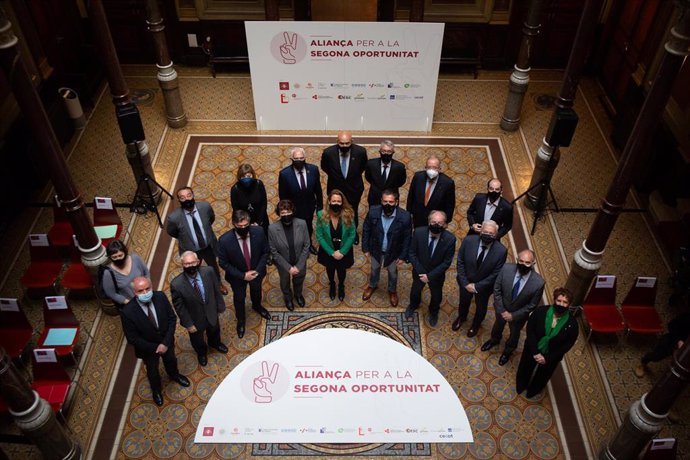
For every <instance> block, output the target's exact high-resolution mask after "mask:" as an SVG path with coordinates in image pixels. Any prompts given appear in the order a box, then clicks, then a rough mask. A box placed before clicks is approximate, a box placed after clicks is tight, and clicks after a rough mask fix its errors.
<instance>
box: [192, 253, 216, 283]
mask: <svg viewBox="0 0 690 460" xmlns="http://www.w3.org/2000/svg"><path fill="white" fill-rule="evenodd" d="M196 255H197V256H198V257H199V260H203V261H204V262H206V265H208V266H209V267H211V268H213V271H214V272H216V276H217V277H218V281H220V267H218V259H217V258H216V253H215V251H214V250H213V248H212V247H211V246H206V247H205V248H204V249H199V250H198V251H196Z"/></svg>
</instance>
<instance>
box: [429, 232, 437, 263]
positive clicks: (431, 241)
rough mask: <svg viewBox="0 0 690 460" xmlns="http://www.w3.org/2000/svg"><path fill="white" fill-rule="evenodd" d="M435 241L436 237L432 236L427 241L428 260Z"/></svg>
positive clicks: (432, 251)
mask: <svg viewBox="0 0 690 460" xmlns="http://www.w3.org/2000/svg"><path fill="white" fill-rule="evenodd" d="M435 241H436V237H435V236H432V237H431V239H430V240H429V259H431V255H432V254H433V253H434V242H435Z"/></svg>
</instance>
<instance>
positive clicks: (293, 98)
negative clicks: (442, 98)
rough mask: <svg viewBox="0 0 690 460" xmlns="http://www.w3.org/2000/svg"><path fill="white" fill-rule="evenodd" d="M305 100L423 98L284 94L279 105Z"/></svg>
mask: <svg viewBox="0 0 690 460" xmlns="http://www.w3.org/2000/svg"><path fill="white" fill-rule="evenodd" d="M307 99H313V100H315V101H316V100H327V99H333V100H339V101H364V100H369V101H373V100H378V101H385V100H388V101H403V100H408V99H413V100H421V99H424V96H408V95H406V94H380V95H374V96H365V95H364V94H363V93H359V94H356V95H354V96H353V95H351V94H338V95H333V96H331V95H328V94H312V95H311V96H307V95H305V96H301V95H298V94H297V93H292V94H285V93H280V103H281V104H288V103H289V102H290V101H299V100H307Z"/></svg>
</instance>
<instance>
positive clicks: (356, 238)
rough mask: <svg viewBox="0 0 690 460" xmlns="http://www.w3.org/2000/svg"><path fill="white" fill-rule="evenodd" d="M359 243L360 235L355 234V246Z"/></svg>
mask: <svg viewBox="0 0 690 460" xmlns="http://www.w3.org/2000/svg"><path fill="white" fill-rule="evenodd" d="M358 244H359V235H355V246H357V245H358Z"/></svg>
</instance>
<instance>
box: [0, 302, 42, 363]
mask: <svg viewBox="0 0 690 460" xmlns="http://www.w3.org/2000/svg"><path fill="white" fill-rule="evenodd" d="M33 334H34V330H33V328H32V327H31V324H30V323H29V320H28V319H26V315H25V314H24V312H23V311H22V309H21V307H20V305H19V301H18V300H17V299H9V298H2V299H0V347H2V348H4V349H5V351H7V354H8V355H9V356H10V358H13V359H15V358H19V357H20V356H21V355H22V353H23V352H24V350H25V349H26V347H27V345H29V340H31V336H32V335H33Z"/></svg>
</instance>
